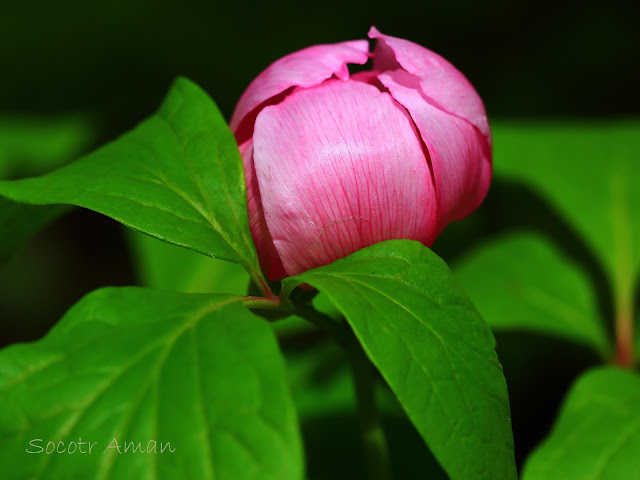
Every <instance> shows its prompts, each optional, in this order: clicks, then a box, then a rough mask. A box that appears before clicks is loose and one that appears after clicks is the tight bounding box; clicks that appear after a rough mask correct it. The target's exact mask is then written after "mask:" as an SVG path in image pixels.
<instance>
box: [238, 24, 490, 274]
mask: <svg viewBox="0 0 640 480" xmlns="http://www.w3.org/2000/svg"><path fill="white" fill-rule="evenodd" d="M369 37H370V38H372V39H377V46H376V48H375V51H374V52H373V54H369V48H368V41H367V40H357V41H352V42H344V43H337V44H334V45H317V46H313V47H309V48H306V49H304V50H300V51H298V52H295V53H292V54H290V55H287V56H286V57H284V58H281V59H280V60H277V61H276V62H275V63H273V64H272V65H271V66H269V67H268V68H267V69H266V70H265V71H263V72H262V73H261V74H260V75H259V76H258V77H257V78H256V79H255V80H254V81H253V82H252V83H251V85H249V87H248V88H247V90H246V91H245V92H244V94H243V95H242V97H241V98H240V101H239V102H238V105H237V106H236V109H235V112H234V113H233V117H232V119H231V128H232V129H233V131H234V133H235V135H236V139H237V140H238V144H239V145H240V153H241V154H242V159H243V162H244V169H245V173H246V181H247V190H248V203H249V220H250V225H251V233H252V235H253V239H254V241H255V244H256V248H257V250H258V255H259V257H260V262H261V264H262V267H263V268H264V270H265V272H266V273H267V276H268V277H269V279H271V280H278V279H281V278H283V277H285V276H287V275H296V274H298V273H301V272H303V271H305V270H308V269H310V268H314V267H318V266H321V265H326V264H328V263H331V262H332V261H334V260H336V259H338V258H341V257H344V256H345V255H348V254H350V253H353V252H355V251H356V250H359V249H361V248H363V247H366V246H369V245H372V244H374V243H377V242H381V241H384V240H390V239H412V240H418V241H420V242H422V243H424V244H425V245H427V246H431V245H432V243H433V242H434V240H435V238H436V237H437V236H438V234H439V233H440V232H441V231H442V230H443V228H444V227H445V226H446V225H447V224H448V223H449V222H452V221H455V220H459V219H461V218H463V217H465V216H467V215H469V214H470V213H471V212H472V211H473V210H474V209H475V208H477V207H478V205H480V203H481V202H482V200H483V199H484V197H485V195H486V193H487V190H488V188H489V182H490V179H491V133H490V131H489V124H488V122H487V116H486V113H485V110H484V106H483V104H482V100H481V99H480V97H479V96H478V94H477V93H476V91H475V90H474V88H473V86H471V84H470V83H469V81H468V80H467V79H466V78H465V77H464V76H463V75H462V74H461V73H460V72H459V71H458V70H456V68H455V67H453V65H451V64H450V63H449V62H448V61H447V60H445V59H444V58H442V57H440V56H439V55H437V54H435V53H433V52H431V51H430V50H427V49H426V48H424V47H421V46H419V45H416V44H415V43H412V42H409V41H407V40H402V39H400V38H395V37H390V36H388V35H383V34H382V33H380V32H379V31H378V30H376V29H375V28H371V30H370V32H369ZM370 57H372V58H373V68H372V70H370V71H366V72H360V73H356V74H354V75H350V74H349V70H348V68H347V64H349V63H355V64H360V65H362V64H364V63H366V62H367V60H368V59H369V58H370Z"/></svg>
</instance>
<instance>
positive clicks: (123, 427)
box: [0, 288, 303, 480]
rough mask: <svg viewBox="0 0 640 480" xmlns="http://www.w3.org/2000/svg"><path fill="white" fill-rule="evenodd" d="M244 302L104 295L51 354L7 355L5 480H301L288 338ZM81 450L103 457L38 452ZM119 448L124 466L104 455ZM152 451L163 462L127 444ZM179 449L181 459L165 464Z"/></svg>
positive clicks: (68, 324) (40, 346)
mask: <svg viewBox="0 0 640 480" xmlns="http://www.w3.org/2000/svg"><path fill="white" fill-rule="evenodd" d="M238 300H239V298H238V297H233V296H229V295H186V294H180V293H170V292H158V291H154V290H146V289H140V288H118V289H115V288H110V289H104V290H99V291H97V292H94V293H92V294H90V295H88V296H87V297H85V298H84V299H83V300H82V301H80V302H79V303H78V304H77V305H75V306H74V307H73V308H72V309H71V310H70V311H69V312H68V313H67V315H65V317H64V318H63V319H62V321H61V322H60V323H59V324H58V325H57V326H56V327H55V328H54V329H53V330H52V331H51V332H50V333H49V335H47V336H46V337H45V338H44V339H43V340H41V341H39V342H36V343H33V344H27V345H17V346H12V347H9V348H8V349H5V350H3V351H2V352H0V464H2V470H3V476H5V477H6V478H11V479H15V480H20V479H27V478H29V479H34V478H39V479H56V480H57V479H61V478H83V479H90V478H91V479H102V480H105V479H118V480H121V479H135V480H138V479H141V478H154V479H155V478H158V479H170V480H173V479H176V478H184V479H198V480H199V479H204V478H216V479H219V480H224V479H228V480H244V479H252V480H253V479H255V480H257V479H261V480H262V479H273V480H276V479H277V480H286V479H291V480H299V479H300V478H302V468H303V467H302V453H301V447H300V438H299V432H298V426H297V420H296V417H295V413H294V407H293V402H292V400H291V397H290V393H289V389H288V386H287V384H286V378H285V369H284V364H283V360H282V357H281V354H280V352H279V350H278V346H277V343H276V341H275V337H274V335H273V332H272V331H271V330H270V328H269V326H268V325H267V324H266V323H265V322H263V321H261V320H260V319H258V318H257V317H255V316H254V315H253V314H252V313H251V312H250V311H249V310H247V309H245V308H244V307H243V306H242V305H241V304H240V303H239V302H238ZM80 438H81V439H82V441H84V442H88V441H91V442H98V443H97V444H96V445H95V447H94V450H93V452H92V454H91V455H89V454H81V453H79V452H76V453H74V454H68V453H65V454H50V455H47V454H46V453H38V454H28V453H27V452H26V450H27V449H29V450H31V451H38V448H37V447H38V446H41V447H42V448H46V446H47V442H49V441H53V442H56V443H57V442H60V441H63V442H65V445H67V446H69V442H71V441H75V442H78V441H79V439H80ZM114 438H115V439H116V441H117V442H118V444H119V445H120V447H121V451H122V452H123V453H122V454H119V453H118V451H117V450H116V449H115V448H112V449H109V450H107V452H106V453H103V452H105V449H106V448H107V447H108V446H109V445H112V446H113V443H112V442H113V439H114ZM33 439H42V441H41V442H36V443H35V445H34V444H31V445H30V442H31V441H32V440H33ZM150 440H155V441H156V442H157V452H158V453H145V454H143V453H140V452H138V453H135V454H134V453H131V450H129V453H124V450H123V449H124V442H134V445H136V444H137V443H138V442H141V446H142V447H143V448H144V449H145V450H146V449H147V448H148V447H149V444H148V442H149V441H150ZM166 443H170V446H171V448H172V449H175V451H173V452H172V453H170V452H169V450H168V449H166V450H165V452H164V453H159V452H160V445H165V446H166ZM72 448H73V447H72ZM84 449H85V451H86V450H87V449H88V446H87V445H84Z"/></svg>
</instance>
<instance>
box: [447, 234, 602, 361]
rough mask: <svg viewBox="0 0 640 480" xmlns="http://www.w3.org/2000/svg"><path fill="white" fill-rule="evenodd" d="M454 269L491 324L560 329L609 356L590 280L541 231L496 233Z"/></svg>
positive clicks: (562, 333)
mask: <svg viewBox="0 0 640 480" xmlns="http://www.w3.org/2000/svg"><path fill="white" fill-rule="evenodd" d="M454 272H455V275H456V278H457V279H458V281H459V282H460V283H461V284H462V286H463V287H464V288H465V290H466V291H467V293H469V296H470V297H471V299H472V300H473V302H474V303H475V305H476V306H477V307H478V310H480V313H482V316H483V318H484V319H485V320H486V321H487V323H488V324H489V325H490V326H491V328H493V329H494V330H525V331H526V330H528V331H535V332H540V333H546V334H552V335H558V336H561V337H564V338H567V339H569V340H574V341H578V342H581V343H584V344H586V345H587V346H589V347H591V348H593V349H594V350H595V351H597V352H598V353H600V354H601V355H602V356H603V357H607V356H610V353H611V346H610V341H609V339H608V336H607V333H606V332H605V331H604V327H603V325H602V322H601V320H600V319H599V315H598V309H597V305H596V303H595V293H594V292H593V288H592V286H591V285H590V284H589V282H588V281H587V279H586V276H585V275H584V272H582V271H580V270H579V266H578V265H575V264H574V263H572V262H571V261H570V260H569V259H568V258H566V257H564V256H563V255H562V254H561V253H560V252H559V251H557V250H556V249H555V248H553V246H552V245H550V244H549V243H548V242H547V241H546V240H545V238H544V237H542V236H540V235H538V234H534V233H519V234H509V235H506V236H503V237H498V238H495V239H493V240H492V241H491V242H489V243H487V244H485V245H483V246H481V247H480V248H477V249H476V250H474V251H473V252H471V253H469V254H468V255H467V256H466V257H465V258H464V259H462V260H461V261H459V262H458V263H457V264H456V266H455V268H454Z"/></svg>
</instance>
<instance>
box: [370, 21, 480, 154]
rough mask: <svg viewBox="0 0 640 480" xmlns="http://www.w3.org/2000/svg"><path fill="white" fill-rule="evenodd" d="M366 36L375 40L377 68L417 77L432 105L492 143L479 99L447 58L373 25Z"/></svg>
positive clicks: (374, 61) (375, 62) (467, 81)
mask: <svg viewBox="0 0 640 480" xmlns="http://www.w3.org/2000/svg"><path fill="white" fill-rule="evenodd" d="M369 38H375V39H377V40H378V43H377V46H376V49H375V51H374V55H373V67H374V69H377V70H383V71H384V70H396V69H397V68H398V66H400V67H402V68H403V69H404V70H406V71H407V72H409V73H412V74H413V75H416V76H417V77H419V78H420V88H422V91H423V93H424V94H425V95H427V96H428V97H429V98H431V99H432V100H433V102H434V104H435V105H436V106H437V107H439V108H442V109H443V110H445V111H447V112H449V113H451V114H453V115H456V116H458V117H460V118H464V119H465V120H467V121H468V122H470V123H471V124H472V125H474V126H475V127H476V128H478V130H480V132H482V135H484V137H485V138H486V140H487V142H488V144H489V145H491V131H490V129H489V122H488V120H487V113H486V111H485V109H484V104H483V103H482V99H481V98H480V96H479V95H478V92H476V90H475V88H473V85H471V83H470V82H469V80H467V78H466V77H465V76H464V75H463V74H462V73H461V72H460V71H459V70H458V69H457V68H456V67H454V66H453V65H452V64H451V63H450V62H449V61H448V60H445V59H444V58H443V57H441V56H440V55H438V54H437V53H435V52H432V51H431V50H429V49H427V48H424V47H423V46H421V45H418V44H416V43H413V42H410V41H408V40H404V39H402V38H397V37H392V36H390V35H384V34H382V33H380V31H378V30H377V29H376V28H375V27H371V29H370V30H369Z"/></svg>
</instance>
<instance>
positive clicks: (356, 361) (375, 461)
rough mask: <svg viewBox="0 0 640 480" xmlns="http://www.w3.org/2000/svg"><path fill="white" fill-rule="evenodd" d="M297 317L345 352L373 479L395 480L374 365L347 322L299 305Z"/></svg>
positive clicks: (366, 455)
mask: <svg viewBox="0 0 640 480" xmlns="http://www.w3.org/2000/svg"><path fill="white" fill-rule="evenodd" d="M295 313H296V314H298V315H299V316H301V317H302V318H304V319H306V320H308V321H309V322H311V323H313V324H314V325H316V326H317V327H319V328H321V329H322V330H325V331H326V332H327V333H328V334H329V335H331V336H332V337H333V339H334V340H335V341H336V342H337V343H338V345H340V346H341V347H342V348H343V349H344V350H345V352H346V354H347V358H348V360H349V366H350V367H351V376H352V378H353V386H354V390H355V395H356V404H357V406H358V414H359V416H360V425H361V429H362V442H363V447H364V454H365V460H366V462H367V467H368V470H369V478H370V479H371V480H391V479H392V478H393V476H392V474H391V462H390V459H389V449H388V446H387V439H386V437H385V435H384V430H383V429H382V423H381V421H380V414H379V412H378V407H377V405H376V386H377V377H376V370H375V368H374V366H373V364H372V363H371V362H370V361H369V358H368V357H367V355H366V353H365V352H364V350H363V349H362V347H361V346H360V343H359V342H358V340H357V339H356V337H355V335H354V334H353V332H352V331H351V329H350V328H349V325H348V324H347V322H345V321H344V319H342V320H341V321H340V320H336V319H334V318H331V317H329V316H327V315H325V314H323V313H321V312H318V311H317V310H315V309H313V308H311V307H307V306H304V305H296V310H295Z"/></svg>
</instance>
